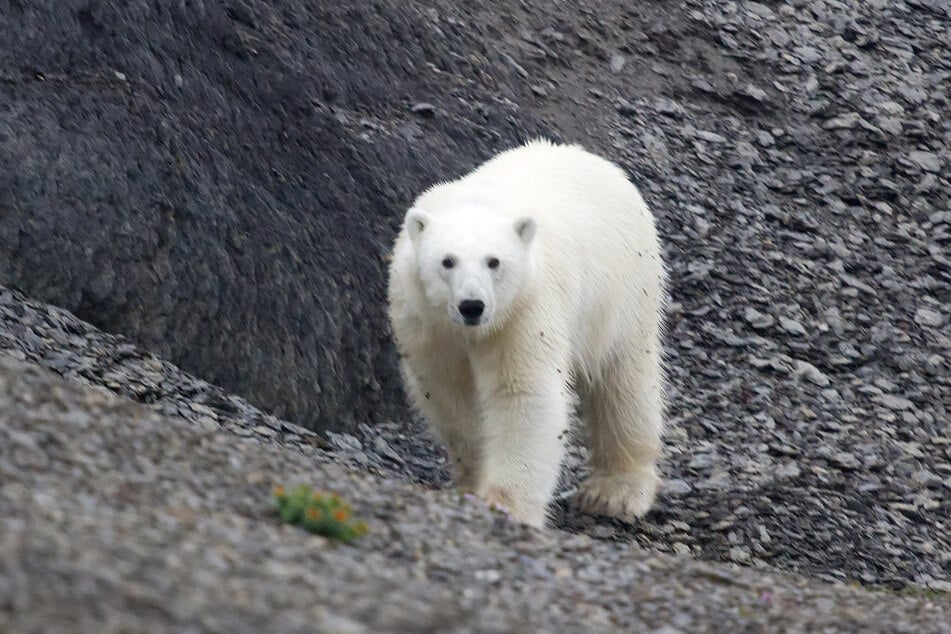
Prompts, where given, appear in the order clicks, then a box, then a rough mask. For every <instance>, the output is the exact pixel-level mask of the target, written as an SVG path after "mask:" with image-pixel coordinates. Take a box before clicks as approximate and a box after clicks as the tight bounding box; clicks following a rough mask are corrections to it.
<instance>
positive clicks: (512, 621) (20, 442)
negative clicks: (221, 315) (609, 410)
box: [0, 294, 951, 632]
mask: <svg viewBox="0 0 951 634" xmlns="http://www.w3.org/2000/svg"><path fill="white" fill-rule="evenodd" d="M4 299H5V301H4V305H3V311H4V313H8V312H14V313H21V312H22V313H23V314H25V315H28V316H32V317H34V319H32V320H31V326H30V329H31V330H32V331H33V332H35V333H37V334H36V335H35V336H36V337H38V338H39V339H40V341H43V340H47V341H49V340H50V339H52V338H55V337H56V334H57V333H55V332H54V331H50V330H47V329H45V328H44V325H45V324H47V323H48V322H49V321H50V320H56V321H60V323H71V324H72V325H73V327H71V331H72V334H71V335H69V336H71V337H73V338H74V340H75V339H80V338H83V339H88V340H90V341H93V342H95V343H94V344H93V345H92V346H91V347H90V349H89V350H88V351H87V353H88V352H91V353H92V354H93V355H95V354H96V353H97V352H98V353H99V355H100V356H99V357H95V356H88V354H87V356H81V355H78V354H73V353H66V354H62V353H61V354H60V355H59V356H58V357H56V361H55V362H52V361H51V360H50V359H47V362H48V363H51V364H53V363H55V364H56V365H57V366H58V369H59V370H60V371H64V372H65V373H66V374H67V375H68V376H71V377H72V378H71V379H69V380H65V381H64V380H63V379H61V378H59V377H57V376H55V375H54V374H53V372H51V371H50V370H49V369H44V368H41V367H40V366H39V365H37V364H34V363H31V362H29V361H25V360H17V359H16V358H15V357H20V358H25V357H33V356H34V354H35V350H34V351H32V352H29V353H25V352H23V351H22V349H13V350H5V351H4V352H2V353H0V628H2V629H3V631H6V632H29V631H43V632H74V631H77V628H78V629H79V630H81V631H99V632H114V631H136V632H166V631H211V632H256V631H261V629H262V628H264V629H267V630H268V631H272V632H312V631H317V632H328V631H332V632H405V631H414V632H437V631H453V632H495V631H499V632H503V631H525V630H531V631H552V632H555V631H569V630H570V631H593V632H598V631H616V630H622V631H632V630H637V631H658V632H660V631H663V632H677V631H692V632H705V631H710V632H722V631H787V632H805V631H816V630H817V629H821V630H822V631H829V632H836V631H842V632H850V631H859V630H860V631H867V632H878V631H881V632H886V631H887V632H942V631H946V629H945V626H946V625H947V623H948V622H949V619H951V607H949V604H948V602H947V601H946V596H945V595H943V594H941V593H938V592H929V591H924V590H920V591H914V592H909V593H904V594H903V595H895V594H892V593H889V592H884V591H877V592H872V591H868V590H860V589H856V588H854V587H850V586H848V585H843V584H839V585H835V586H830V585H827V584H820V583H817V582H815V581H809V580H806V579H803V578H799V577H790V576H786V575H781V574H778V573H776V572H774V571H756V570H753V569H750V568H737V567H735V566H729V565H724V564H711V563H704V562H701V561H697V560H695V559H693V558H690V557H686V556H675V555H664V554H661V553H657V552H656V551H652V550H647V549H641V548H638V547H637V546H636V544H630V543H628V544H624V543H616V542H612V541H599V540H595V539H592V538H591V537H588V536H586V535H573V534H570V533H566V532H561V531H554V532H540V531H534V530H532V529H527V528H522V527H519V526H517V525H515V524H513V523H512V522H510V521H508V520H507V519H506V518H505V517H503V516H501V515H498V514H496V513H494V512H493V511H490V510H489V509H488V508H486V506H485V505H484V504H482V503H481V502H479V501H478V500H476V499H474V498H463V497H460V496H459V495H458V494H455V493H453V492H451V491H437V490H433V489H432V488H430V487H424V486H420V485H418V484H413V483H410V482H408V481H407V480H406V479H403V478H400V477H394V475H393V474H392V473H387V472H386V471H383V472H382V473H373V471H375V470H374V469H371V470H369V471H368V470H366V469H362V468H359V467H358V466H356V465H353V464H351V465H347V464H346V462H347V461H346V459H345V458H344V457H342V456H340V455H339V454H334V453H328V452H326V451H325V450H324V449H323V448H321V443H320V442H319V441H318V440H317V439H316V437H315V436H314V435H313V434H311V433H308V432H304V433H302V434H298V433H296V431H297V430H295V428H294V427H293V426H288V425H282V424H280V423H277V422H276V421H275V420H274V419H271V418H268V417H264V416H261V415H260V414H256V413H255V412H254V411H253V409H252V408H250V406H248V405H246V404H245V403H244V402H243V401H242V400H240V399H237V398H234V397H231V398H227V399H219V398H218V397H219V396H220V392H219V391H217V390H215V389H214V388H211V387H210V386H208V385H207V384H204V383H202V382H200V381H196V380H194V379H191V378H189V377H187V376H185V375H182V374H181V373H179V372H178V371H177V370H176V369H175V368H174V367H173V366H170V365H168V364H164V363H161V362H158V361H157V360H156V359H155V358H154V357H151V356H149V355H141V354H139V353H138V352H137V351H135V350H134V349H133V348H132V347H131V346H128V345H127V344H123V343H122V342H117V341H115V340H113V339H111V338H109V337H107V336H103V335H99V334H97V333H95V332H93V331H91V330H88V329H87V330H85V331H83V327H82V326H81V325H80V324H76V323H75V322H71V321H70V320H69V318H68V316H64V315H62V314H61V313H59V312H57V311H45V310H43V309H42V308H39V309H38V310H36V311H35V312H32V313H31V312H30V311H31V310H33V308H31V307H29V306H23V305H19V306H18V305H16V304H11V302H10V301H9V300H10V296H9V294H5V295H4ZM24 309H28V310H24ZM8 325H9V320H8V321H7V323H6V324H5V325H4V326H5V327H4V332H9V330H7V328H6V326H8ZM49 335H53V337H49ZM25 338H26V339H27V340H29V337H25ZM75 343H76V342H75V341H74V344H75ZM74 352H75V351H74ZM77 358H79V359H83V358H84V359H85V361H86V362H85V363H84V364H82V365H79V366H76V365H74V363H73V361H75V360H76V359H77ZM91 359H94V360H91ZM99 359H101V362H100V361H99ZM97 375H99V376H101V377H102V378H104V377H106V376H111V379H105V380H104V381H102V380H100V379H97V378H96V377H97ZM86 377H92V380H91V379H90V378H86ZM110 381H114V382H115V383H114V385H115V387H116V389H119V390H120V391H129V390H131V391H132V392H139V393H141V391H142V388H143V387H151V388H152V389H153V392H152V394H153V396H154V397H155V398H156V399H157V400H156V401H155V403H154V404H153V408H152V410H151V411H150V410H149V409H148V408H147V407H144V406H143V405H141V404H136V403H134V402H132V400H131V399H129V398H127V397H116V396H115V395H113V394H110V393H109V391H108V390H107V389H104V388H101V387H95V386H94V384H95V383H97V382H106V383H108V382H110ZM156 386H159V387H158V389H155V387H156ZM225 402H227V403H230V405H231V407H226V406H224V403H225ZM172 403H178V404H179V405H184V404H186V403H188V404H190V406H189V407H183V408H182V409H181V410H180V412H181V414H182V416H164V415H161V414H160V413H158V412H157V411H155V410H162V409H171V408H173V407H174V406H172ZM203 403H213V404H215V405H213V406H209V405H204V404H203ZM239 413H240V415H238V414H239ZM249 416H250V417H254V416H258V417H260V419H259V420H257V421H254V422H256V423H258V424H253V423H251V422H249V421H248V418H249ZM296 483H306V484H310V485H314V486H317V487H320V488H323V489H329V490H333V491H336V492H339V493H342V494H343V495H345V496H346V497H347V499H348V500H352V501H353V503H354V505H355V509H356V513H357V514H358V515H359V516H360V517H363V518H365V519H367V520H368V522H369V524H370V533H369V535H368V536H367V537H365V538H363V539H361V540H360V541H358V542H356V543H355V544H354V545H351V546H341V545H336V544H333V543H331V542H329V541H328V540H326V539H324V538H322V537H317V536H311V535H308V534H307V533H305V532H304V531H302V530H300V529H297V528H293V527H289V526H286V525H282V524H280V522H278V521H277V518H276V517H275V513H274V511H275V509H274V507H273V501H272V500H271V499H270V491H271V488H272V487H273V486H274V485H276V484H288V485H290V484H296Z"/></svg>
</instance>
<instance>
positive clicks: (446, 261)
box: [442, 255, 456, 269]
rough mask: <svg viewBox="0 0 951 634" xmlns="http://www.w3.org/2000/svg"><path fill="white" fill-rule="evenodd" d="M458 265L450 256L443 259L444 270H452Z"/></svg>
mask: <svg viewBox="0 0 951 634" xmlns="http://www.w3.org/2000/svg"><path fill="white" fill-rule="evenodd" d="M455 265H456V261H455V260H454V259H452V258H451V257H449V256H448V255H447V256H446V257H444V258H443V259H442V267H443V268H444V269H451V268H452V267H454V266H455Z"/></svg>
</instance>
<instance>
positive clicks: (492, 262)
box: [486, 258, 499, 270]
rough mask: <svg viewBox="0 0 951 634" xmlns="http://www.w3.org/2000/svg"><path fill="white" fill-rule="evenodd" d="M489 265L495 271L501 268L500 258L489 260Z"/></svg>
mask: <svg viewBox="0 0 951 634" xmlns="http://www.w3.org/2000/svg"><path fill="white" fill-rule="evenodd" d="M486 264H488V265H489V268H490V269H492V270H495V269H497V268H499V259H498V258H489V261H488V262H486Z"/></svg>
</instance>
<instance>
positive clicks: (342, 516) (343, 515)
mask: <svg viewBox="0 0 951 634" xmlns="http://www.w3.org/2000/svg"><path fill="white" fill-rule="evenodd" d="M348 517H350V514H349V513H347V511H346V509H337V510H336V511H334V519H335V520H337V521H338V522H345V521H346V520H347V518H348Z"/></svg>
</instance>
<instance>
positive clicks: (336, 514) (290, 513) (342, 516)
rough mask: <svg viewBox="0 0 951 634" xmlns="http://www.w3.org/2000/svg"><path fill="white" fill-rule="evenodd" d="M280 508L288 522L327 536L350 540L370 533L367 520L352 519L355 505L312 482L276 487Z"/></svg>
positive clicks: (278, 506)
mask: <svg viewBox="0 0 951 634" xmlns="http://www.w3.org/2000/svg"><path fill="white" fill-rule="evenodd" d="M274 498H275V500H277V512H278V515H280V517H281V519H282V520H283V521H285V522H287V523H288V524H296V525H297V526H302V527H304V528H305V529H307V530H309V531H310V532H311V533H317V534H318V535H323V536H324V537H329V538H331V539H336V540H338V541H342V542H345V543H349V542H351V541H353V540H354V539H356V538H357V537H362V536H363V535H366V533H367V530H368V529H367V525H366V522H358V521H354V519H353V509H351V508H350V505H349V504H347V503H345V502H344V501H343V500H341V499H340V497H339V496H338V495H336V494H334V493H320V492H317V491H314V490H312V489H311V488H310V487H309V486H305V485H303V484H302V485H300V486H297V487H294V489H293V490H291V492H290V493H288V492H287V491H285V490H284V487H281V486H279V487H275V488H274Z"/></svg>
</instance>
